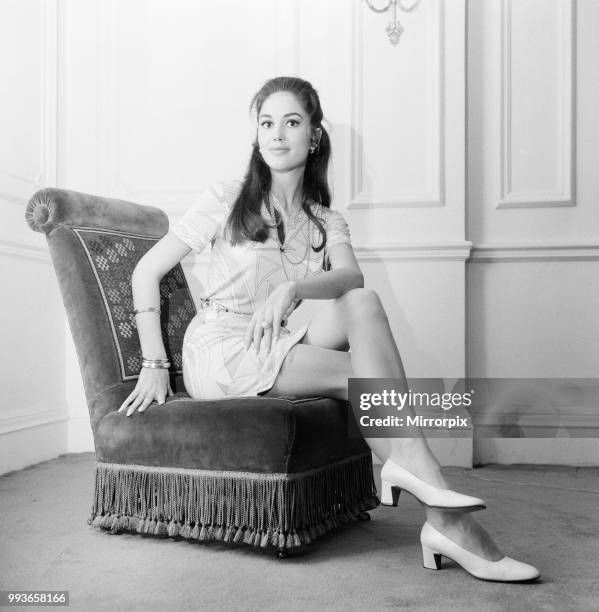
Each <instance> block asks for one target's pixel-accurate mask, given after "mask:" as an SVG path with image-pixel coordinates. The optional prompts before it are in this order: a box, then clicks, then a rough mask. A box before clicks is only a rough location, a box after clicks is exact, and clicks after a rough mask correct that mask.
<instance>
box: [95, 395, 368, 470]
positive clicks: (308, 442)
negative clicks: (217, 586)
mask: <svg viewBox="0 0 599 612" xmlns="http://www.w3.org/2000/svg"><path fill="white" fill-rule="evenodd" d="M348 419H353V415H352V411H351V406H350V404H349V403H347V402H343V401H338V400H334V399H331V398H324V397H316V398H309V399H297V398H284V397H279V398H269V397H243V398H227V399H221V400H214V401H206V400H195V399H192V398H189V397H182V396H181V395H177V396H174V397H170V398H168V401H167V402H166V403H165V404H162V405H158V404H155V403H154V404H152V405H151V406H149V407H148V408H147V409H146V411H145V412H143V413H138V412H135V413H134V414H133V415H132V416H130V417H127V416H126V415H125V414H124V413H119V412H116V411H114V412H109V413H108V414H106V415H105V416H104V417H102V419H100V421H99V422H98V424H97V427H96V429H95V433H94V435H95V445H96V458H97V460H98V461H99V462H105V463H115V464H134V465H147V466H160V467H174V468H190V469H202V470H231V471H246V472H256V473H296V472H304V471H306V470H310V469H313V468H318V467H321V466H324V465H327V464H330V463H333V462H336V461H339V460H342V459H344V458H346V457H351V456H355V455H358V454H363V453H365V452H368V450H369V449H368V446H367V444H366V442H365V441H364V440H363V439H362V438H354V437H350V436H349V435H348Z"/></svg>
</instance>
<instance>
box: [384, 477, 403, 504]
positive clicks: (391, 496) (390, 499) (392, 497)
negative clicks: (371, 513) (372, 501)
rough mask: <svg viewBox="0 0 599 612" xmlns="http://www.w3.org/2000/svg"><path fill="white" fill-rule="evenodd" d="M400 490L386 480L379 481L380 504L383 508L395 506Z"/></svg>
mask: <svg viewBox="0 0 599 612" xmlns="http://www.w3.org/2000/svg"><path fill="white" fill-rule="evenodd" d="M400 492H401V489H400V488H399V487H398V486H395V485H393V484H391V483H390V482H389V481H388V480H381V504H383V506H397V500H398V499H399V494H400Z"/></svg>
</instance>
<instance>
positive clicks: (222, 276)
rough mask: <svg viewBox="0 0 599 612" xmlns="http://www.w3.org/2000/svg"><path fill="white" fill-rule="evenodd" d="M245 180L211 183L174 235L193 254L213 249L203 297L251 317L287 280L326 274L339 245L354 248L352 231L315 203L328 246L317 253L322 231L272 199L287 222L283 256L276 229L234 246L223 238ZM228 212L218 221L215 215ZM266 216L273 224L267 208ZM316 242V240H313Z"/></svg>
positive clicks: (337, 216) (303, 215)
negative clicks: (264, 237) (333, 250)
mask: <svg viewBox="0 0 599 612" xmlns="http://www.w3.org/2000/svg"><path fill="white" fill-rule="evenodd" d="M241 184H242V182H241V181H239V180H238V181H224V182H220V183H216V184H214V185H212V186H211V187H210V188H209V189H207V190H206V191H204V192H203V193H202V194H201V195H200V196H199V197H198V198H197V200H196V201H195V202H194V203H193V204H192V205H191V206H190V207H189V209H188V210H187V211H186V212H185V214H184V215H183V216H182V217H181V219H179V220H178V222H177V223H175V224H174V225H173V227H172V228H171V231H172V232H173V233H174V234H175V235H176V236H177V237H178V238H180V239H181V240H182V241H183V242H184V243H185V244H187V245H188V246H189V247H190V248H192V249H193V250H194V251H197V252H200V251H202V250H203V249H204V248H205V247H206V246H207V245H208V244H209V243H210V244H211V245H212V251H211V262H210V267H209V272H208V279H207V283H206V287H205V292H204V295H202V296H201V297H202V299H211V300H212V299H213V300H214V301H216V302H218V303H219V304H222V305H223V306H225V307H226V308H228V309H229V310H231V311H233V312H236V313H239V314H246V315H252V314H253V313H254V311H255V310H256V308H257V307H259V306H260V305H261V304H262V303H263V302H264V301H265V300H266V298H267V297H268V296H269V295H270V294H271V293H272V291H273V290H274V289H275V288H276V287H277V286H278V285H280V284H281V283H283V282H285V281H287V280H299V279H302V278H308V277H310V276H313V275H315V274H319V273H321V272H323V271H324V262H325V261H326V258H328V252H329V250H330V249H331V248H332V247H333V246H335V245H336V244H340V243H346V244H351V239H350V233H349V227H348V225H347V223H346V221H345V219H344V218H343V216H342V215H341V213H339V212H338V211H334V210H331V209H329V208H326V207H324V206H322V205H320V204H318V203H316V202H312V203H311V207H312V211H313V213H314V215H315V216H316V217H318V218H319V219H320V220H321V222H322V223H323V225H324V227H325V229H326V232H327V243H326V246H325V248H324V249H323V250H321V251H320V252H318V253H315V252H314V251H313V250H312V248H311V246H310V244H312V245H314V246H319V245H320V244H321V242H322V236H321V233H320V231H319V230H318V227H317V226H316V225H315V224H314V223H313V222H312V221H311V220H310V219H309V218H308V216H307V215H306V213H305V212H304V211H303V210H301V209H300V210H298V211H297V213H295V214H293V215H292V216H290V217H288V216H287V215H286V213H285V210H284V208H283V207H282V206H281V205H280V203H279V202H278V201H277V200H276V198H273V204H274V206H276V207H277V209H278V211H279V212H280V215H281V217H282V219H283V224H284V229H285V242H284V243H283V248H284V251H283V252H281V249H280V247H279V242H278V236H277V231H276V228H272V229H271V230H270V236H269V238H268V239H267V240H266V241H265V242H264V243H261V242H254V241H250V240H246V241H245V242H243V243H240V244H237V245H236V246H232V245H231V244H230V242H228V241H227V240H226V239H225V238H224V236H223V231H224V225H225V221H226V219H227V217H228V214H229V212H230V210H231V208H232V206H233V204H234V203H235V199H236V198H237V195H238V194H239V191H240V189H241ZM219 209H223V212H222V215H221V214H218V219H214V218H213V217H212V216H211V215H212V211H215V210H216V211H218V210H219ZM261 212H262V215H263V217H264V219H265V220H267V221H268V222H269V224H271V225H272V224H273V222H272V219H271V217H270V214H269V212H268V209H267V207H266V204H265V203H264V202H263V203H262V209H261ZM310 241H311V242H310Z"/></svg>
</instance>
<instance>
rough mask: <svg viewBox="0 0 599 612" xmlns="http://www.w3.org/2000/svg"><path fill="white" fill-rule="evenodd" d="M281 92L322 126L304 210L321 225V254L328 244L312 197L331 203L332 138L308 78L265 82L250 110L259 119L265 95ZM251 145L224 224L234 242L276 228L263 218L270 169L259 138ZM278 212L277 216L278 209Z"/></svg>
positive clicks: (259, 238) (309, 166)
mask: <svg viewBox="0 0 599 612" xmlns="http://www.w3.org/2000/svg"><path fill="white" fill-rule="evenodd" d="M279 91H285V92H289V93H292V94H293V95H294V96H295V97H296V98H297V100H298V101H299V103H300V104H301V105H302V107H303V109H304V110H305V111H306V113H307V114H308V116H309V117H310V123H311V125H312V127H314V128H320V130H321V131H322V135H321V138H320V143H319V145H318V147H317V148H316V150H315V151H314V153H310V154H309V155H308V158H307V160H306V168H305V171H304V181H303V192H304V198H303V201H302V208H303V210H304V212H305V213H306V214H307V215H308V218H309V219H311V220H312V221H313V222H314V224H315V225H316V226H317V227H318V229H319V230H320V233H321V235H322V243H321V244H320V245H319V246H318V247H315V246H314V245H312V249H313V251H314V252H315V253H318V252H319V251H321V250H322V249H323V248H324V245H325V244H326V239H327V234H326V230H325V228H324V227H323V224H322V223H321V220H320V218H318V217H316V216H315V215H314V214H313V212H312V210H311V207H310V200H314V201H316V202H318V203H319V204H321V205H322V206H324V207H326V208H330V206H331V192H330V189H329V185H328V182H327V171H328V166H329V159H330V157H331V141H330V138H329V135H328V133H327V131H326V130H325V129H324V127H323V125H322V118H323V113H322V108H321V106H320V99H319V97H318V93H317V92H316V90H315V89H314V87H312V85H311V84H310V83H308V81H304V80H303V79H300V78H297V77H276V78H274V79H270V80H269V81H266V83H264V85H263V86H262V87H261V89H260V91H258V93H256V94H255V95H254V97H253V98H252V101H251V103H250V111H251V110H252V109H253V108H255V110H256V118H258V117H259V116H260V110H261V108H262V105H263V104H264V101H265V100H266V98H268V96H270V95H271V94H273V93H276V92H279ZM252 147H253V148H252V156H251V157H250V162H249V165H248V169H247V172H246V174H245V177H244V180H243V183H242V185H241V190H240V192H239V195H238V196H237V198H236V200H235V203H234V204H233V206H232V208H231V213H230V215H229V218H228V219H227V222H226V224H225V232H228V233H229V235H230V238H231V244H233V245H235V244H237V243H238V242H243V240H244V239H248V240H252V241H255V242H264V241H266V239H267V238H268V236H269V234H270V232H269V229H270V228H272V227H273V226H271V225H269V224H268V223H267V222H266V221H265V220H264V218H263V217H262V214H261V208H262V202H263V201H266V202H268V201H269V200H268V197H269V194H270V187H271V174H270V168H269V167H268V165H267V164H266V162H265V161H264V159H262V155H261V153H260V150H259V146H258V139H257V138H256V140H254V142H253V144H252ZM275 215H277V211H276V208H275ZM276 221H277V225H276V226H277V227H279V221H280V219H278V217H277V218H276Z"/></svg>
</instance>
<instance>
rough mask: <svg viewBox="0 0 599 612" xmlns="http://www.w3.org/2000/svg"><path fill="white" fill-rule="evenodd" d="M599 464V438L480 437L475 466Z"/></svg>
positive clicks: (475, 454)
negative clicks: (491, 464)
mask: <svg viewBox="0 0 599 612" xmlns="http://www.w3.org/2000/svg"><path fill="white" fill-rule="evenodd" d="M489 463H499V464H503V465H512V464H515V463H528V464H532V465H535V464H537V465H538V464H543V465H566V466H580V467H582V466H599V438H479V439H477V440H475V443H474V465H476V466H479V465H487V464H489Z"/></svg>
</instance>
